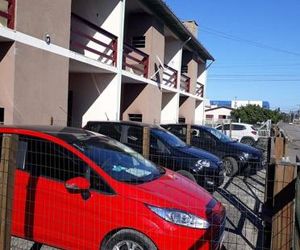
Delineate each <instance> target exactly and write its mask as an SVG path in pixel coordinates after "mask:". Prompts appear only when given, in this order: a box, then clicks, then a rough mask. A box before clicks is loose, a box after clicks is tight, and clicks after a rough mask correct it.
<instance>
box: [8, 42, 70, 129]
mask: <svg viewBox="0 0 300 250" xmlns="http://www.w3.org/2000/svg"><path fill="white" fill-rule="evenodd" d="M15 47H16V52H15V53H16V55H15V86H14V99H13V102H14V112H13V122H14V123H15V124H45V125H47V124H50V121H51V117H53V120H54V124H57V125H66V123H67V103H68V101H67V100H68V99H67V97H68V71H69V60H68V58H64V57H61V56H58V55H55V54H53V53H49V52H45V51H43V50H40V49H36V48H33V47H30V46H27V45H24V44H21V43H18V42H17V43H16V45H15Z"/></svg>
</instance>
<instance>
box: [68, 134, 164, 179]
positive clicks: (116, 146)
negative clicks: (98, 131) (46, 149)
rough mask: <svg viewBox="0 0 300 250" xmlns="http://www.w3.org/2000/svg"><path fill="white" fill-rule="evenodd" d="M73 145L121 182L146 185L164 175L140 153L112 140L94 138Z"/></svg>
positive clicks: (161, 170) (160, 169) (162, 171)
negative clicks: (145, 183)
mask: <svg viewBox="0 0 300 250" xmlns="http://www.w3.org/2000/svg"><path fill="white" fill-rule="evenodd" d="M72 145H73V146H75V147H77V148H78V149H80V150H81V151H82V153H84V154H85V155H86V156H88V157H89V158H91V159H92V160H93V161H94V162H95V163H97V165H98V166H99V167H101V168H102V169H103V170H104V171H105V172H106V173H107V174H109V175H110V176H111V177H112V178H114V179H116V180H118V181H121V182H128V183H131V184H138V183H144V182H148V181H152V180H154V179H156V178H159V177H160V176H161V175H162V174H163V173H164V170H163V169H162V168H160V167H157V166H156V165H155V164H153V163H152V162H150V161H148V160H146V159H144V158H143V156H141V155H140V154H139V153H137V152H135V151H133V150H132V149H131V148H129V147H127V146H125V145H123V144H121V143H120V142H118V141H116V140H112V139H110V138H100V137H97V136H93V137H88V138H85V139H82V140H78V141H76V142H73V144H72Z"/></svg>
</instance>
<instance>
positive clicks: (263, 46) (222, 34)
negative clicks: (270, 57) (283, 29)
mask: <svg viewBox="0 0 300 250" xmlns="http://www.w3.org/2000/svg"><path fill="white" fill-rule="evenodd" d="M201 30H202V31H204V32H206V33H209V34H212V35H215V36H218V37H221V38H224V39H228V40H232V41H235V42H242V43H246V44H249V45H251V46H254V47H257V48H261V49H268V50H272V51H275V52H280V53H285V54H289V55H293V56H299V57H300V53H297V52H294V51H289V50H285V49H281V48H276V47H273V46H270V45H267V44H263V43H260V42H256V41H251V40H248V39H245V38H241V37H237V36H233V35H231V34H228V33H225V32H222V31H218V30H215V29H211V28H208V27H202V29H201Z"/></svg>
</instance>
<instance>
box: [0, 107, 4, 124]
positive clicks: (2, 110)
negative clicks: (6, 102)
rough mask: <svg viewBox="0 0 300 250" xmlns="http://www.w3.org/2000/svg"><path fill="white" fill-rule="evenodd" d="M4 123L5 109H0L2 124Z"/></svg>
mask: <svg viewBox="0 0 300 250" xmlns="http://www.w3.org/2000/svg"><path fill="white" fill-rule="evenodd" d="M3 123H4V108H1V107H0V124H3Z"/></svg>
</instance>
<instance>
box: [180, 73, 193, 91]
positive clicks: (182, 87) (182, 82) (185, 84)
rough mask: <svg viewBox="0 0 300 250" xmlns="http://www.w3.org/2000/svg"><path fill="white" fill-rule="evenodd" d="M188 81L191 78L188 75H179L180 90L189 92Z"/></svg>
mask: <svg viewBox="0 0 300 250" xmlns="http://www.w3.org/2000/svg"><path fill="white" fill-rule="evenodd" d="M190 82H191V78H189V77H188V76H186V75H184V74H181V77H180V90H182V91H185V92H190Z"/></svg>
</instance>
